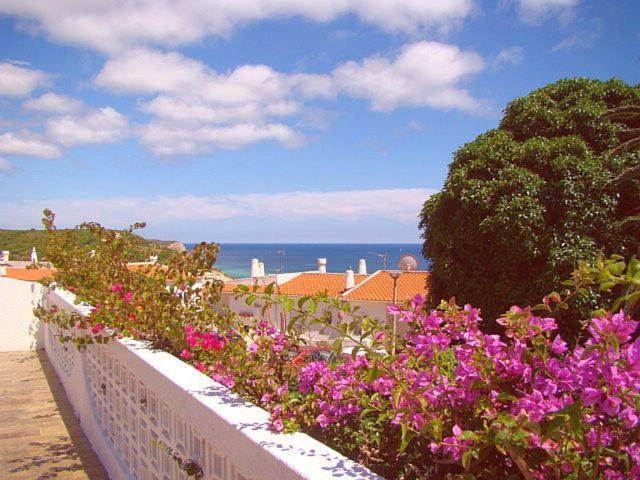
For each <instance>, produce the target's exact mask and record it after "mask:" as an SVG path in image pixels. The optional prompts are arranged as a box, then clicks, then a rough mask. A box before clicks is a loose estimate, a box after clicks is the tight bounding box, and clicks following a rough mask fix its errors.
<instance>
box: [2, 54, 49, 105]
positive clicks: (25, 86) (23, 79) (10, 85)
mask: <svg viewBox="0 0 640 480" xmlns="http://www.w3.org/2000/svg"><path fill="white" fill-rule="evenodd" d="M47 80H48V75H47V74H46V73H44V72H41V71H40V70H34V69H32V68H28V67H25V66H22V64H16V62H14V63H11V62H4V63H0V95H4V96H6V97H26V96H27V95H29V94H30V93H31V92H32V91H33V90H35V89H36V88H38V87H41V86H43V85H46V84H47Z"/></svg>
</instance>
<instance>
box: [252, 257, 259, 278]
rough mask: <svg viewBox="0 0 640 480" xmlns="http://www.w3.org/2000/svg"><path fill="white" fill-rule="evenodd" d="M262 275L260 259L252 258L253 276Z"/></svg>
mask: <svg viewBox="0 0 640 480" xmlns="http://www.w3.org/2000/svg"><path fill="white" fill-rule="evenodd" d="M259 276H260V260H258V259H257V258H252V259H251V278H258V277H259Z"/></svg>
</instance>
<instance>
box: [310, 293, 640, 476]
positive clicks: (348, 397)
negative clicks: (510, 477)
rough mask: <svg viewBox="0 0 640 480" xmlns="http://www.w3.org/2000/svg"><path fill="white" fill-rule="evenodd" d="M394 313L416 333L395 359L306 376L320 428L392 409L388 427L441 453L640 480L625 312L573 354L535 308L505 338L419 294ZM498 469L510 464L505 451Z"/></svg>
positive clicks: (637, 347) (510, 321)
mask: <svg viewBox="0 0 640 480" xmlns="http://www.w3.org/2000/svg"><path fill="white" fill-rule="evenodd" d="M391 313H396V314H398V315H399V318H400V319H401V321H404V322H407V323H408V324H409V326H410V332H409V333H408V334H407V335H406V338H405V343H404V348H401V349H400V351H399V353H398V355H396V356H394V357H388V358H386V359H385V358H369V359H367V358H365V357H358V358H357V359H355V360H352V359H347V360H346V361H344V362H342V363H338V364H327V363H325V362H323V361H318V362H313V363H310V364H308V365H306V366H304V367H303V368H302V370H301V372H300V375H299V384H298V389H299V392H300V393H302V394H304V395H307V396H308V397H310V398H312V401H313V402H314V405H315V408H316V409H317V412H318V413H317V415H316V422H317V424H318V425H319V426H320V427H321V428H327V427H328V426H330V425H346V424H348V423H350V422H351V423H353V422H356V423H357V422H358V421H360V420H361V417H360V415H361V412H362V411H363V410H365V409H367V410H371V411H373V412H381V411H389V410H390V411H391V415H390V418H391V420H390V423H391V425H394V426H402V425H404V426H405V427H406V428H408V429H409V431H411V432H412V433H413V434H414V435H415V436H418V437H420V436H421V437H424V438H425V439H426V440H427V441H428V442H429V445H430V450H431V452H432V454H433V455H436V456H442V457H445V458H448V459H452V460H455V461H462V458H463V455H464V454H465V452H467V451H468V450H470V449H477V451H478V455H476V456H475V457H474V458H481V452H482V451H483V449H485V450H486V449H487V448H494V449H495V448H497V450H498V451H503V452H504V451H510V450H509V449H510V448H511V447H512V446H516V447H518V448H520V449H523V450H524V451H525V452H526V454H525V462H526V458H527V455H529V456H530V457H531V458H532V459H533V458H535V459H537V460H535V461H532V462H531V464H529V467H528V468H529V469H530V471H531V472H533V474H534V475H535V476H536V478H540V479H544V478H555V477H554V475H555V474H553V475H552V472H557V471H562V472H563V473H564V474H565V475H566V474H570V473H574V474H576V473H577V472H578V471H580V469H584V468H586V467H585V462H586V464H588V465H590V466H591V467H590V468H591V469H592V471H594V470H599V471H600V472H601V473H602V475H603V478H606V479H608V480H621V479H623V478H625V479H630V478H639V479H640V462H639V460H640V456H639V454H640V429H639V418H638V416H639V415H640V411H639V406H640V339H634V334H635V332H636V329H637V326H638V322H636V321H633V320H632V319H630V318H628V317H626V316H625V315H624V314H623V313H622V312H620V313H616V314H609V315H607V316H605V317H601V318H594V319H592V320H591V323H590V325H589V328H588V333H589V338H588V339H587V340H586V342H584V343H583V344H581V345H577V346H575V347H574V348H573V349H572V350H569V348H568V346H567V345H566V343H565V342H564V341H563V340H562V338H560V337H559V336H558V335H556V334H555V333H554V332H555V330H557V325H556V321H555V319H553V318H545V317H539V316H536V315H534V314H533V313H532V311H531V310H530V309H520V308H517V307H514V308H512V309H511V310H510V311H509V312H508V313H507V314H505V316H504V317H503V318H501V319H499V320H498V322H499V323H500V324H502V325H503V326H504V327H505V329H506V335H505V338H501V337H500V336H498V335H486V334H483V333H482V332H481V331H480V329H479V324H480V322H481V318H480V316H479V312H478V311H477V310H476V309H473V308H472V307H470V306H465V307H464V308H462V309H460V308H457V307H455V308H450V309H448V310H445V311H439V310H437V311H436V310H434V311H431V312H425V311H424V309H423V304H422V299H421V298H416V299H414V301H413V303H412V307H411V308H409V309H394V310H392V312H391ZM372 370H373V371H374V373H372ZM433 425H441V426H442V428H441V431H442V432H441V433H440V432H436V431H434V429H433ZM488 445H490V446H488ZM616 452H617V453H616ZM503 468H505V469H508V468H515V467H514V462H513V458H510V456H509V455H507V454H504V458H503Z"/></svg>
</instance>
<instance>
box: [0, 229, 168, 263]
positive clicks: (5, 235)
mask: <svg viewBox="0 0 640 480" xmlns="http://www.w3.org/2000/svg"><path fill="white" fill-rule="evenodd" d="M69 231H72V232H73V235H74V236H75V240H76V242H77V243H78V244H79V245H82V246H83V247H90V248H93V247H95V246H96V245H97V242H98V240H97V239H96V237H95V236H93V235H91V233H90V232H89V231H88V230H84V229H83V230H69ZM134 237H135V242H134V244H133V245H132V246H131V247H129V249H128V251H127V252H126V254H127V259H128V260H129V261H133V262H140V261H144V260H147V259H148V258H149V257H150V256H151V255H158V259H159V261H164V260H167V259H168V258H170V257H172V256H173V255H174V254H175V253H176V251H175V250H173V249H171V248H169V245H171V244H172V243H174V242H170V241H163V240H147V239H145V238H142V237H141V236H139V235H134ZM46 243H47V233H46V231H45V230H36V229H32V230H3V229H0V250H9V251H10V252H11V260H29V256H30V254H31V249H32V248H33V247H36V251H37V252H38V259H39V260H43V261H46V260H48V259H47V258H46V247H45V246H46Z"/></svg>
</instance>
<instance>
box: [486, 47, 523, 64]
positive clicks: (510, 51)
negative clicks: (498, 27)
mask: <svg viewBox="0 0 640 480" xmlns="http://www.w3.org/2000/svg"><path fill="white" fill-rule="evenodd" d="M523 60H524V48H522V47H518V46H513V47H507V48H503V49H502V50H500V52H498V55H496V58H495V60H494V61H493V66H494V67H495V68H500V67H502V66H504V65H520V64H521V63H522V61H523Z"/></svg>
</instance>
